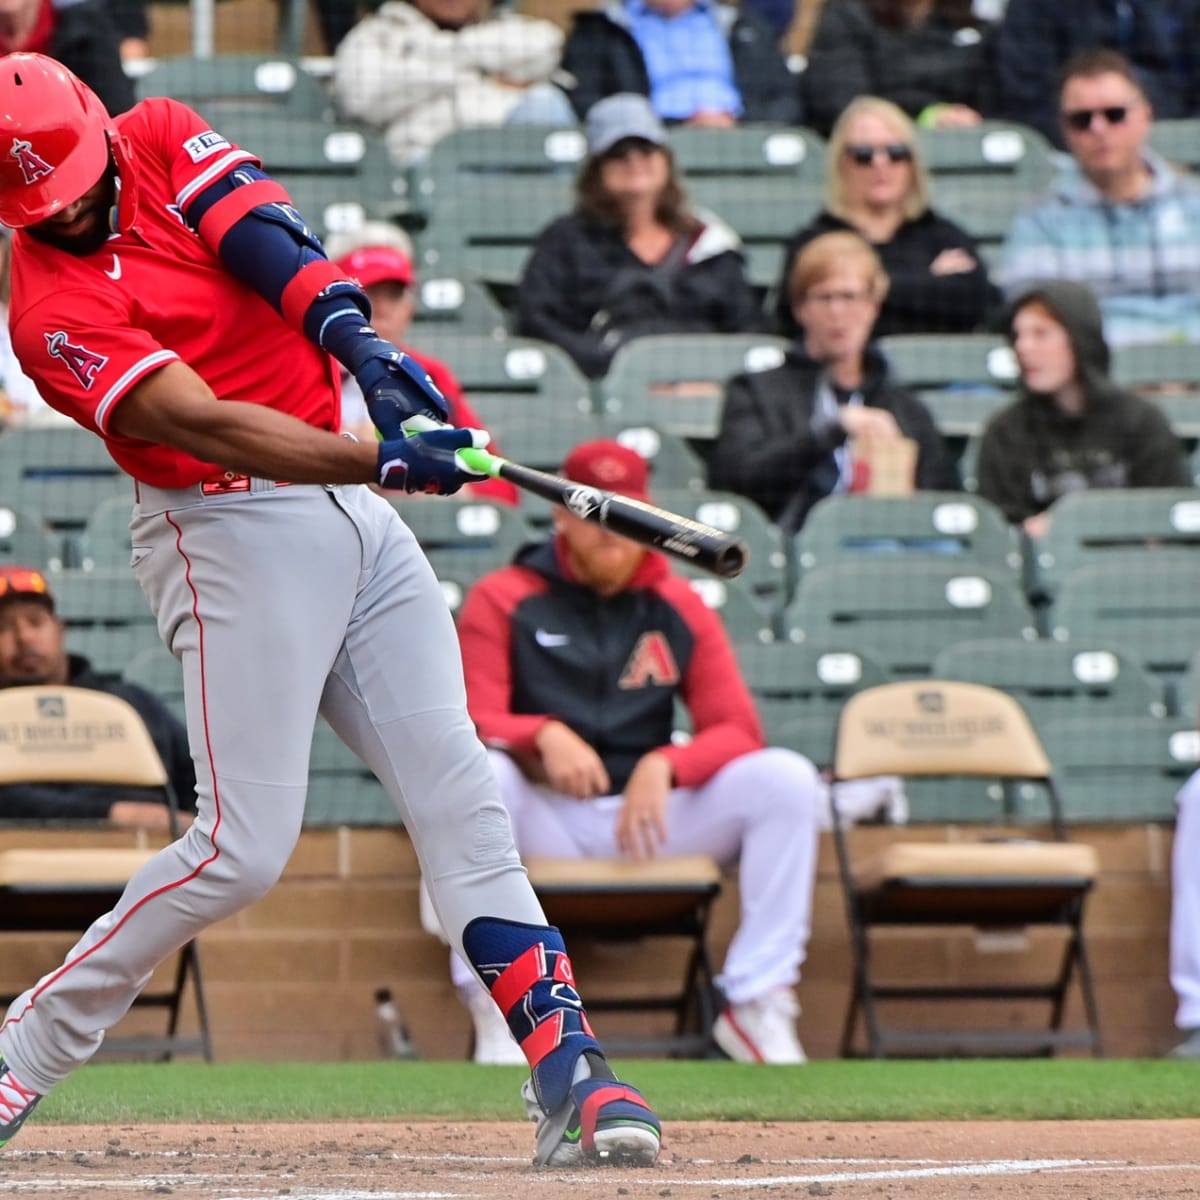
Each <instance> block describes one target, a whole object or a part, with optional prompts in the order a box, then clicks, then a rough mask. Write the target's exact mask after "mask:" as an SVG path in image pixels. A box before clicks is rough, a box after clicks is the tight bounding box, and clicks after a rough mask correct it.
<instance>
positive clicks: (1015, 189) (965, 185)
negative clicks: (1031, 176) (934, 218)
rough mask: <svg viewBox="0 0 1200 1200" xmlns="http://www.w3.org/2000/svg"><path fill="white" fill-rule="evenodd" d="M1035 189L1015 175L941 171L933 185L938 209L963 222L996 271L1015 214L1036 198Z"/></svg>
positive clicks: (986, 261)
mask: <svg viewBox="0 0 1200 1200" xmlns="http://www.w3.org/2000/svg"><path fill="white" fill-rule="evenodd" d="M1035 194H1036V189H1031V188H1030V187H1029V185H1028V183H1027V182H1026V181H1025V180H1024V179H1022V178H1021V177H1020V176H1016V175H992V176H984V177H980V176H972V175H951V174H946V175H942V176H941V177H940V178H938V179H937V181H936V183H935V185H934V188H933V203H934V206H935V207H936V208H937V210H938V212H939V213H941V214H942V216H944V217H949V219H950V220H952V221H954V222H955V223H956V224H958V225H961V226H962V228H963V229H965V230H966V231H967V232H968V233H969V234H970V235H971V236H972V238H974V239H975V244H976V245H977V247H978V248H979V253H980V256H981V257H982V258H983V260H984V263H985V264H986V265H987V266H988V268H989V269H990V270H991V271H992V272H993V273H994V272H995V271H997V269H998V268H999V267H1000V264H1001V260H1002V258H1003V251H1004V242H1005V239H1006V238H1007V237H1008V231H1009V229H1010V228H1011V227H1012V223H1013V218H1014V217H1015V216H1016V215H1017V213H1018V212H1019V211H1020V210H1021V209H1022V208H1024V207H1025V206H1026V205H1027V204H1028V203H1029V202H1030V201H1031V200H1032V199H1034V197H1035Z"/></svg>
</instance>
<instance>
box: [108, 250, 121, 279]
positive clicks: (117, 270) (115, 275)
mask: <svg viewBox="0 0 1200 1200" xmlns="http://www.w3.org/2000/svg"><path fill="white" fill-rule="evenodd" d="M104 273H105V275H107V276H108V277H109V279H120V278H121V260H120V259H119V258H118V257H117V256H116V255H115V254H114V255H113V269H112V270H111V271H105V272H104Z"/></svg>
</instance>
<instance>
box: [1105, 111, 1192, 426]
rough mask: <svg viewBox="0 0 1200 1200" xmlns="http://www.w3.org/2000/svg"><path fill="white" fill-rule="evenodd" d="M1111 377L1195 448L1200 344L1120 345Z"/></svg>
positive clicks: (1116, 351)
mask: <svg viewBox="0 0 1200 1200" xmlns="http://www.w3.org/2000/svg"><path fill="white" fill-rule="evenodd" d="M1197 125H1200V122H1197ZM1112 377H1113V379H1114V380H1115V381H1116V382H1117V383H1118V384H1120V386H1121V387H1124V388H1128V389H1129V390H1130V391H1131V392H1136V393H1138V395H1141V396H1144V397H1145V398H1146V399H1147V400H1152V401H1153V402H1154V403H1155V404H1157V405H1158V407H1159V408H1161V409H1162V410H1163V412H1164V413H1165V414H1166V417H1167V420H1168V421H1170V423H1171V428H1172V429H1173V430H1174V431H1175V433H1176V434H1177V435H1178V436H1179V438H1180V439H1181V440H1182V441H1183V442H1184V444H1185V445H1187V446H1189V447H1194V446H1195V445H1196V443H1197V441H1198V440H1200V346H1198V345H1196V344H1195V343H1193V342H1168V343H1163V344H1157V345H1147V346H1120V347H1117V348H1116V349H1114V351H1113V363H1112Z"/></svg>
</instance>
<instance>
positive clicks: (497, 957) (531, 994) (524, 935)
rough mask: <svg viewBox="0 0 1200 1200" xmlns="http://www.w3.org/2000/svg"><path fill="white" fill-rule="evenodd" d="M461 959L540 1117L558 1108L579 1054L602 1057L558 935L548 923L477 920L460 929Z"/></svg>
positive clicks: (567, 1089) (568, 1085)
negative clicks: (524, 1062)
mask: <svg viewBox="0 0 1200 1200" xmlns="http://www.w3.org/2000/svg"><path fill="white" fill-rule="evenodd" d="M463 949H464V950H465V951H466V955H467V961H468V962H470V964H471V966H472V967H474V968H475V970H476V972H477V973H478V975H479V977H480V978H481V979H482V980H483V982H484V983H485V984H486V985H487V987H488V990H489V991H490V992H491V993H492V999H493V1000H495V1002H496V1004H497V1006H498V1007H499V1009H500V1011H501V1012H502V1013H503V1014H504V1019H505V1020H506V1021H507V1022H508V1027H509V1029H510V1030H511V1031H512V1035H513V1037H514V1038H516V1040H517V1042H518V1043H519V1045H520V1047H521V1049H522V1050H523V1051H524V1052H525V1057H526V1058H527V1059H528V1060H529V1066H530V1070H531V1073H532V1077H533V1086H534V1090H535V1092H536V1094H537V1100H538V1103H539V1104H540V1105H541V1106H542V1109H543V1110H544V1111H546V1112H553V1111H555V1110H556V1109H557V1108H558V1107H559V1106H560V1105H561V1104H563V1103H564V1102H565V1101H566V1099H567V1097H568V1095H569V1093H570V1089H571V1084H572V1083H573V1082H574V1075H575V1066H576V1064H577V1063H578V1061H579V1057H580V1055H582V1054H583V1053H584V1052H590V1053H592V1054H596V1055H599V1056H601V1058H602V1057H603V1051H602V1050H601V1048H600V1043H599V1042H598V1041H596V1039H595V1037H594V1036H593V1034H592V1030H591V1026H589V1025H588V1020H587V1013H586V1012H584V1009H583V1002H582V1001H581V1000H580V999H579V993H578V992H576V991H575V976H574V973H573V972H572V970H571V960H570V959H569V958H568V957H567V948H566V946H565V945H564V944H563V939H562V935H561V934H560V933H559V932H558V930H557V929H555V928H554V927H553V926H550V925H525V924H522V923H521V922H519V921H504V920H500V919H498V918H496V917H476V918H475V920H473V921H472V922H471V923H470V924H469V925H468V926H467V927H466V929H465V930H464V931H463Z"/></svg>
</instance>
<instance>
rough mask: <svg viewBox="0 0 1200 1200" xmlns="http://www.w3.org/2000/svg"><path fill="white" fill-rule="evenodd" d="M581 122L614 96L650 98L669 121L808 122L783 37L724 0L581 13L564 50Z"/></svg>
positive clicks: (631, 1) (613, 0)
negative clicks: (804, 119) (782, 46)
mask: <svg viewBox="0 0 1200 1200" xmlns="http://www.w3.org/2000/svg"><path fill="white" fill-rule="evenodd" d="M562 65H563V70H564V71H565V72H566V73H567V75H568V76H569V81H568V82H569V88H568V93H569V95H570V98H571V103H572V105H573V106H574V108H575V111H576V113H577V114H578V115H579V117H580V119H582V118H583V117H585V116H586V114H587V113H588V112H589V111H590V110H591V108H592V105H594V104H595V103H596V102H597V101H599V100H603V99H604V98H605V97H606V96H614V95H616V94H618V93H620V92H634V93H636V94H637V95H639V96H648V97H649V99H650V103H651V104H652V105H653V106H654V111H655V112H657V113H658V115H659V116H660V117H661V118H662V119H663V120H664V121H680V122H683V123H685V124H688V125H712V126H718V127H720V126H729V125H736V124H738V123H739V122H756V121H757V122H780V123H783V124H787V125H796V124H799V123H800V119H801V116H802V113H801V108H800V88H799V84H798V83H797V81H796V78H795V76H793V75H792V73H791V72H790V71H789V70H788V68H787V63H786V62H785V60H784V57H783V52H782V51H781V50H780V48H779V37H778V35H777V34H776V32H775V31H774V30H773V29H772V28H771V26H770V25H769V24H768V23H767V22H766V21H764V20H763V18H762V17H760V16H759V15H758V14H757V13H755V12H753V11H752V10H751V9H748V8H745V7H741V8H739V7H737V6H736V5H733V4H725V3H722V2H721V0H609V2H608V3H606V4H605V5H604V6H603V7H601V8H594V9H583V10H581V11H579V12H576V13H575V14H574V15H573V17H572V25H571V32H570V34H569V35H568V36H567V44H566V48H565V49H564V51H563V62H562Z"/></svg>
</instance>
